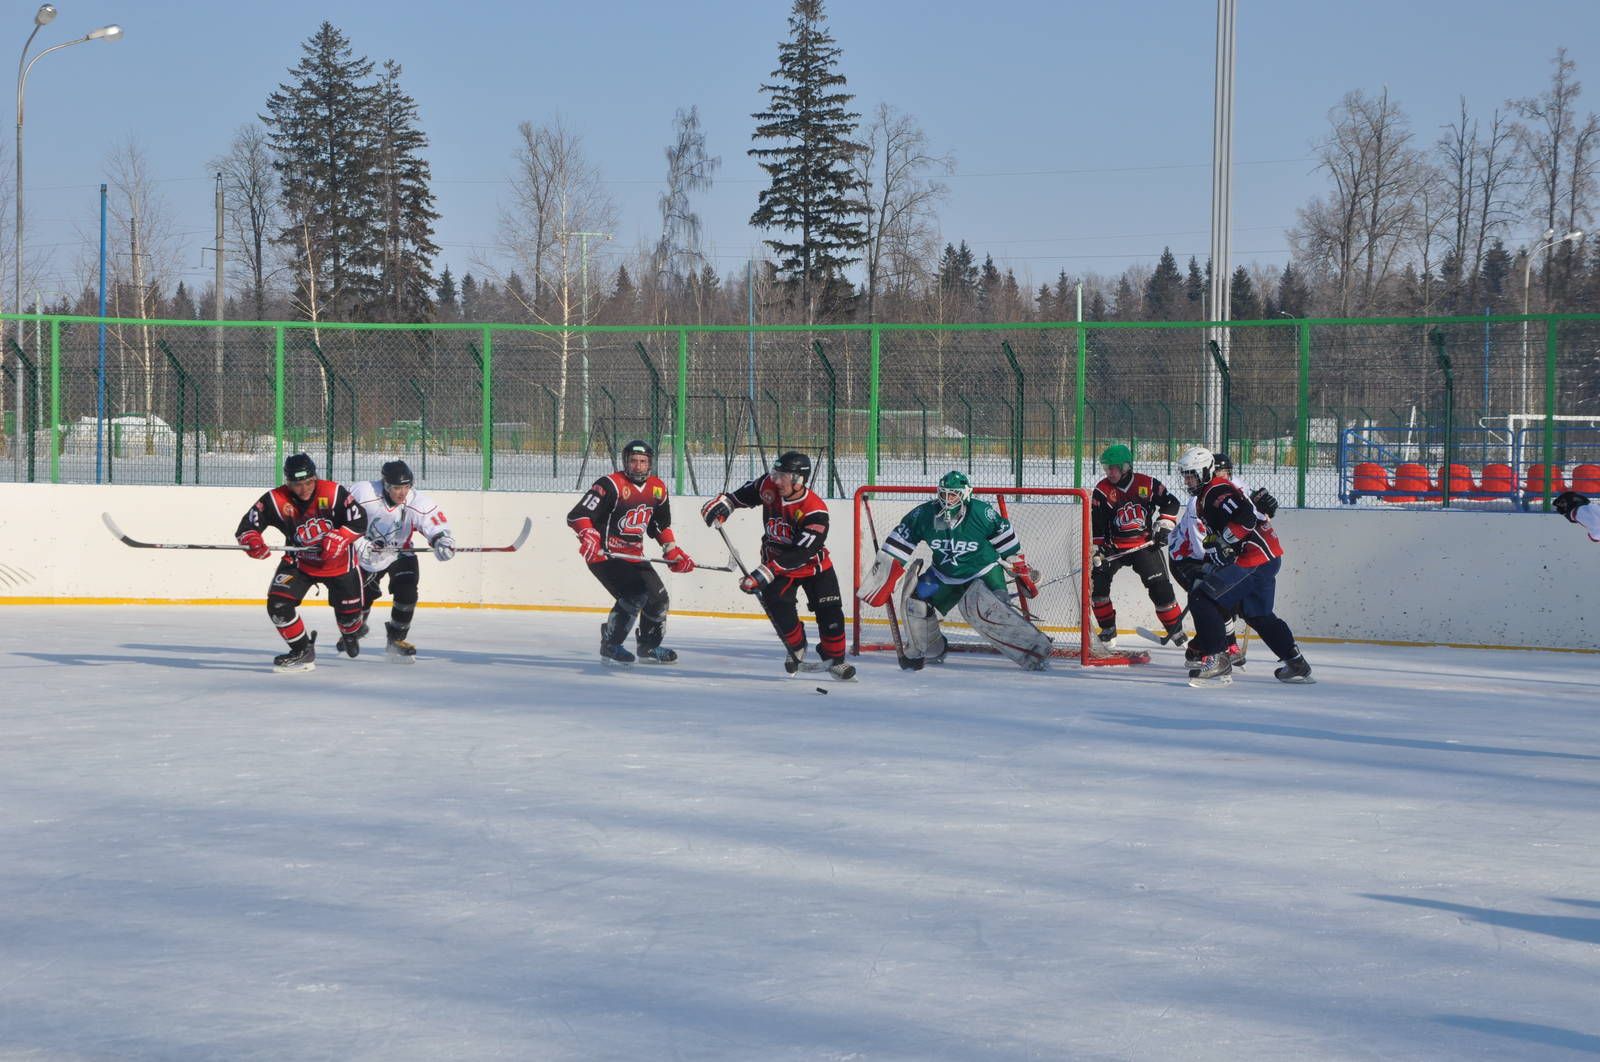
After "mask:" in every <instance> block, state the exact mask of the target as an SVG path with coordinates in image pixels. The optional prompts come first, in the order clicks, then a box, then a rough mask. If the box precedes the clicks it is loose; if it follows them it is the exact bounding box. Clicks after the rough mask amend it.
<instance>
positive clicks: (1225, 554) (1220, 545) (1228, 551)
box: [1211, 536, 1241, 567]
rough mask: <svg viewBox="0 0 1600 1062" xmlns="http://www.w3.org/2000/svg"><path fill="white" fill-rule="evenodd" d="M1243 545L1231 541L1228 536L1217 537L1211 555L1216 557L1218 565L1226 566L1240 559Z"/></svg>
mask: <svg viewBox="0 0 1600 1062" xmlns="http://www.w3.org/2000/svg"><path fill="white" fill-rule="evenodd" d="M1240 548H1241V546H1240V544H1239V543H1237V542H1232V541H1229V540H1228V538H1227V537H1226V536H1224V537H1220V538H1218V539H1217V544H1216V545H1215V546H1212V547H1211V555H1212V556H1213V557H1215V558H1216V561H1217V566H1218V567H1226V566H1227V565H1229V564H1232V563H1233V562H1234V561H1236V560H1238V559H1239V550H1240Z"/></svg>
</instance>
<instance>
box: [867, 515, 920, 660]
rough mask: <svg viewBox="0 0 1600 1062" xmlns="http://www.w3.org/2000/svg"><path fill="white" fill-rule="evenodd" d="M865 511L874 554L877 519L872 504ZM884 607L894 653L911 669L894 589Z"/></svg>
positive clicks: (878, 548)
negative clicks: (892, 640)
mask: <svg viewBox="0 0 1600 1062" xmlns="http://www.w3.org/2000/svg"><path fill="white" fill-rule="evenodd" d="M865 508H866V511H867V531H868V533H870V534H871V535H872V552H873V554H874V555H876V554H877V553H878V551H879V550H880V549H881V548H882V547H881V546H879V544H878V521H877V520H875V519H873V516H872V506H870V505H868V506H865ZM883 607H884V609H885V610H886V611H887V612H888V613H889V635H890V637H892V638H893V639H894V655H895V657H896V658H897V659H898V660H899V663H900V668H901V670H903V671H909V670H911V658H910V657H908V656H906V643H905V639H904V638H903V637H902V636H901V634H900V617H899V615H897V614H896V612H895V607H894V591H893V590H892V589H891V590H890V592H889V597H888V598H887V599H886V600H885V601H884V603H883Z"/></svg>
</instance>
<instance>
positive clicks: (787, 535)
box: [767, 516, 794, 543]
mask: <svg viewBox="0 0 1600 1062" xmlns="http://www.w3.org/2000/svg"><path fill="white" fill-rule="evenodd" d="M767 537H768V538H770V539H772V541H774V542H783V543H789V542H793V541H794V528H792V527H790V526H789V521H787V520H785V519H783V518H782V517H778V516H774V517H773V518H772V519H770V520H768V521H767Z"/></svg>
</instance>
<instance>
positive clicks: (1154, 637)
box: [1134, 565, 1256, 645]
mask: <svg viewBox="0 0 1600 1062" xmlns="http://www.w3.org/2000/svg"><path fill="white" fill-rule="evenodd" d="M1229 567H1234V565H1229ZM1243 570H1244V574H1243V575H1241V576H1239V578H1237V579H1235V580H1234V581H1233V582H1232V583H1230V584H1228V586H1227V587H1226V588H1224V589H1223V590H1222V591H1221V592H1222V593H1227V592H1228V591H1229V590H1233V589H1235V588H1236V587H1238V586H1240V585H1241V584H1243V583H1244V581H1245V580H1246V579H1249V578H1250V577H1251V576H1252V575H1254V574H1255V573H1256V569H1254V568H1245V569H1243ZM1201 583H1202V585H1204V580H1202V581H1201ZM1195 589H1196V590H1198V589H1199V587H1196V588H1195ZM1206 596H1207V597H1211V595H1210V594H1206ZM1192 608H1194V593H1193V592H1191V593H1190V594H1189V601H1188V603H1187V604H1185V605H1184V606H1183V611H1182V612H1180V613H1178V619H1177V622H1176V623H1175V624H1174V626H1176V627H1177V628H1178V629H1179V630H1182V629H1183V621H1184V618H1185V617H1187V616H1188V615H1189V610H1190V609H1192ZM1134 630H1135V632H1136V633H1137V634H1138V635H1139V637H1141V638H1148V639H1150V640H1151V641H1153V642H1159V643H1160V644H1162V645H1166V644H1167V642H1169V641H1171V640H1172V634H1171V633H1163V634H1157V633H1156V632H1155V631H1153V630H1151V629H1150V628H1148V627H1135V628H1134Z"/></svg>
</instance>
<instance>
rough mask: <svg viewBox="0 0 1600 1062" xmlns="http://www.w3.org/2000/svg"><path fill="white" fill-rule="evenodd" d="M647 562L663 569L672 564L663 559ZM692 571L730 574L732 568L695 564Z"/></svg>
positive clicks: (656, 558) (652, 559) (726, 565)
mask: <svg viewBox="0 0 1600 1062" xmlns="http://www.w3.org/2000/svg"><path fill="white" fill-rule="evenodd" d="M649 560H650V563H651V564H659V565H661V566H662V567H664V568H670V567H672V562H671V561H669V560H667V559H666V558H665V557H651V558H649ZM694 570H695V571H700V572H731V571H733V566H732V565H730V564H700V563H698V562H696V564H695V566H694ZM685 574H687V573H685Z"/></svg>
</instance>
